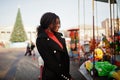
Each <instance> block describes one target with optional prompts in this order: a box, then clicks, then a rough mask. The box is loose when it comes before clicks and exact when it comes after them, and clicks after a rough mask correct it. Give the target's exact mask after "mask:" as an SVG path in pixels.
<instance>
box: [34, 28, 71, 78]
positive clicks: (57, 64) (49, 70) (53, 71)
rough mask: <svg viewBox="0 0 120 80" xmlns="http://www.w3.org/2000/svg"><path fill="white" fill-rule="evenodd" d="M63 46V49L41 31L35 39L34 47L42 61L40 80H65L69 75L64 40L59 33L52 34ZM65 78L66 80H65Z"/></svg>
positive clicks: (68, 63)
mask: <svg viewBox="0 0 120 80" xmlns="http://www.w3.org/2000/svg"><path fill="white" fill-rule="evenodd" d="M54 34H55V36H56V37H57V39H58V40H59V41H60V42H61V44H62V45H63V49H62V48H61V47H60V46H59V45H58V44H57V43H56V42H55V41H53V40H52V39H51V38H49V37H48V35H47V34H46V33H45V32H44V31H43V30H42V31H41V32H40V33H39V35H38V37H37V39H36V46H37V49H38V52H39V53H40V55H41V57H42V58H43V61H44V68H43V74H42V80H67V79H68V78H70V77H71V76H70V74H69V65H70V62H69V56H68V52H67V48H66V44H65V39H64V38H62V34H61V33H58V32H57V33H54ZM65 78H66V79H65Z"/></svg>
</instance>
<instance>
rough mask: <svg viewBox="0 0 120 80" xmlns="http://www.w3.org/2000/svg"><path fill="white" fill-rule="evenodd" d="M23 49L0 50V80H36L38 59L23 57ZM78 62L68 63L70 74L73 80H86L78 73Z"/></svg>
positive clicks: (38, 73)
mask: <svg viewBox="0 0 120 80" xmlns="http://www.w3.org/2000/svg"><path fill="white" fill-rule="evenodd" d="M24 53H25V49H24V48H22V49H16V48H12V49H3V48H0V80H38V76H39V75H40V70H39V65H38V57H39V53H38V52H37V50H36V49H35V53H36V55H35V57H33V56H24ZM79 67H80V66H79V65H78V62H74V61H70V74H71V75H72V77H73V78H74V80H87V79H86V78H85V76H83V74H82V73H81V72H80V71H79Z"/></svg>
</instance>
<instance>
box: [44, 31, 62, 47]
mask: <svg viewBox="0 0 120 80" xmlns="http://www.w3.org/2000/svg"><path fill="white" fill-rule="evenodd" d="M45 32H46V33H47V35H48V36H49V37H50V38H51V39H52V40H53V41H55V42H56V43H57V44H58V45H59V46H60V47H61V48H62V49H63V45H62V44H61V43H60V41H59V40H58V39H57V38H56V36H55V35H54V34H53V33H52V32H49V31H48V30H45Z"/></svg>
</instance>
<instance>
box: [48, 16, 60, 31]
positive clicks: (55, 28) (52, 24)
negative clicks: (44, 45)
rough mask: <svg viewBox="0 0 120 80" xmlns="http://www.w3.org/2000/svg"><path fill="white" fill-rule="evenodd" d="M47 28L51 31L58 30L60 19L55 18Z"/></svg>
mask: <svg viewBox="0 0 120 80" xmlns="http://www.w3.org/2000/svg"><path fill="white" fill-rule="evenodd" d="M49 28H50V30H51V31H52V32H58V30H59V28H60V20H59V19H58V18H57V19H56V21H55V22H54V23H51V24H50V26H49Z"/></svg>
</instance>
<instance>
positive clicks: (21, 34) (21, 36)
mask: <svg viewBox="0 0 120 80" xmlns="http://www.w3.org/2000/svg"><path fill="white" fill-rule="evenodd" d="M26 40H27V35H26V32H25V30H24V26H23V23H22V17H21V13H20V8H18V12H17V17H16V22H15V25H14V28H13V31H12V34H11V37H10V41H11V42H24V41H26Z"/></svg>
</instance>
